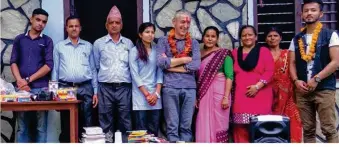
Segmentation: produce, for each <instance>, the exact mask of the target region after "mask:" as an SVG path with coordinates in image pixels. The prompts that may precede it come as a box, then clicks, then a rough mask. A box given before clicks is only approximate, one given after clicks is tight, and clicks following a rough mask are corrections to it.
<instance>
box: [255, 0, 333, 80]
mask: <svg viewBox="0 0 339 147" xmlns="http://www.w3.org/2000/svg"><path fill="white" fill-rule="evenodd" d="M323 3H324V7H323V12H324V16H323V17H322V19H321V22H322V23H323V25H324V26H325V27H327V28H330V29H333V30H337V32H338V29H339V23H337V22H338V19H339V14H338V13H337V12H338V11H337V8H338V0H323ZM302 4H303V1H302V0H301V1H295V0H279V1H278V0H256V1H254V5H255V6H256V7H255V8H254V13H256V14H257V18H254V23H255V24H256V27H257V29H258V34H259V36H258V40H259V44H265V36H264V32H265V31H266V30H267V29H268V28H269V27H270V26H277V27H279V28H280V29H281V31H282V32H283V40H282V42H281V48H283V49H286V48H288V47H289V44H290V41H291V40H292V38H293V37H294V35H295V34H296V33H298V32H299V30H300V28H301V27H302V26H303V25H304V23H303V22H302V19H301V7H302ZM336 78H337V80H339V69H338V70H337V72H336Z"/></svg>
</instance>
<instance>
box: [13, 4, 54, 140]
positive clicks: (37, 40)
mask: <svg viewBox="0 0 339 147" xmlns="http://www.w3.org/2000/svg"><path fill="white" fill-rule="evenodd" d="M47 20H48V13H47V12H46V11H45V10H43V9H41V8H37V9H35V10H34V11H33V14H32V17H31V18H30V23H31V29H30V30H29V31H28V32H27V33H25V34H20V35H18V36H17V37H16V38H15V39H14V43H13V50H12V55H11V60H10V64H11V70H12V73H13V75H14V78H15V79H16V86H17V88H18V89H19V90H25V91H28V92H31V93H33V94H39V93H40V92H41V91H42V90H43V89H48V88H47V87H48V80H49V78H50V71H51V70H52V69H53V41H52V39H51V38H50V37H48V36H47V35H43V34H42V31H43V29H44V28H45V26H46V24H47ZM47 114H48V113H47V111H39V112H37V113H36V114H35V112H18V114H17V118H18V139H17V141H18V142H21V143H27V142H30V135H29V131H28V130H29V129H28V126H31V125H29V123H30V122H31V119H32V118H37V119H38V121H37V137H36V141H37V142H40V143H43V142H46V138H47V134H46V131H47ZM32 116H33V117H32Z"/></svg>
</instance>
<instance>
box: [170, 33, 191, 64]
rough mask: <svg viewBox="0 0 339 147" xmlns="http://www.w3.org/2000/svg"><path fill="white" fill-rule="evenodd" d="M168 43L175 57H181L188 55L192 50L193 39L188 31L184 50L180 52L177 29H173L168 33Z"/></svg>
mask: <svg viewBox="0 0 339 147" xmlns="http://www.w3.org/2000/svg"><path fill="white" fill-rule="evenodd" d="M167 39H168V43H169V46H170V48H171V52H172V54H173V57H175V58H180V57H188V56H189V53H190V52H191V50H192V40H191V35H190V34H189V33H186V35H185V46H184V50H183V51H182V52H181V53H180V54H178V50H177V45H176V44H177V41H176V40H175V30H174V29H172V30H171V31H170V32H169V34H168V38H167Z"/></svg>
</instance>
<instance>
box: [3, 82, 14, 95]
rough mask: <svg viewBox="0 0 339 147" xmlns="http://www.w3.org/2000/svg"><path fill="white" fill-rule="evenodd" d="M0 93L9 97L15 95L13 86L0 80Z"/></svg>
mask: <svg viewBox="0 0 339 147" xmlns="http://www.w3.org/2000/svg"><path fill="white" fill-rule="evenodd" d="M0 91H1V94H2V95H10V94H14V93H15V88H14V86H13V84H11V83H8V82H6V81H5V80H3V79H2V78H0Z"/></svg>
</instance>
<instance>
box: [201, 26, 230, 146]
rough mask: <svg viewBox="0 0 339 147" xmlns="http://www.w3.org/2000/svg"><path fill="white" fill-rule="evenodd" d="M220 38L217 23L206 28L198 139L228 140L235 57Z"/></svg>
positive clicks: (205, 140)
mask: <svg viewBox="0 0 339 147" xmlns="http://www.w3.org/2000/svg"><path fill="white" fill-rule="evenodd" d="M218 38H219V30H218V29H217V28H216V27H213V26H210V27H207V28H206V29H205V30H204V33H203V42H204V49H203V50H202V51H201V57H202V61H201V66H200V70H199V72H198V77H199V79H198V100H197V105H196V106H197V108H198V110H199V111H198V115H197V119H196V135H195V138H196V142H204V143H207V142H227V141H228V127H229V125H228V123H229V114H230V104H231V102H230V101H231V89H232V81H233V59H232V57H231V55H232V53H231V51H230V50H227V49H221V48H219V47H218V45H217V42H218Z"/></svg>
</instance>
